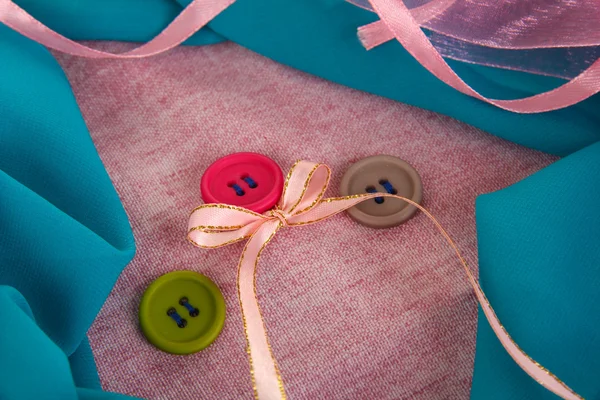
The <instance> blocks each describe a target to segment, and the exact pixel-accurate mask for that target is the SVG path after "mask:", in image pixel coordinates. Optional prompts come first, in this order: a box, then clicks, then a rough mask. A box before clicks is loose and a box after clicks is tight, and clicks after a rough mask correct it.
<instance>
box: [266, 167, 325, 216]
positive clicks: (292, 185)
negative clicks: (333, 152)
mask: <svg viewBox="0 0 600 400" xmlns="http://www.w3.org/2000/svg"><path fill="white" fill-rule="evenodd" d="M330 177H331V170H330V169H329V167H328V166H327V165H324V164H318V163H314V162H310V161H298V162H296V164H294V165H293V166H292V168H291V169H290V172H289V173H288V175H287V178H286V180H285V186H284V188H283V194H282V195H281V200H280V201H279V204H278V209H280V210H281V211H282V212H283V214H284V215H285V217H286V219H288V222H289V220H290V219H293V217H294V216H296V215H299V214H302V213H305V212H307V211H310V210H311V209H313V208H314V207H315V206H316V205H317V204H319V202H320V201H321V199H322V198H323V196H324V195H325V191H326V190H327V186H328V185H329V178H330Z"/></svg>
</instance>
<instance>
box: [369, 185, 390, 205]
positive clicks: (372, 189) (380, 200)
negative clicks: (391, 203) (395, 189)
mask: <svg viewBox="0 0 600 400" xmlns="http://www.w3.org/2000/svg"><path fill="white" fill-rule="evenodd" d="M365 191H366V192H367V193H377V189H375V186H367V187H366V188H365ZM374 200H375V203H377V204H383V202H384V201H385V199H384V198H383V197H375V199H374Z"/></svg>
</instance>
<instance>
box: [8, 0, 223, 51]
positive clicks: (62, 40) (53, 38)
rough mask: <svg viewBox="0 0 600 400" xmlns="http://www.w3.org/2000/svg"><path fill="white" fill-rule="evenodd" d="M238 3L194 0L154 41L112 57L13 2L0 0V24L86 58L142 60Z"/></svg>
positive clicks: (167, 46) (172, 44) (173, 43)
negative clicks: (75, 39) (85, 44)
mask: <svg viewBox="0 0 600 400" xmlns="http://www.w3.org/2000/svg"><path fill="white" fill-rule="evenodd" d="M234 1H235V0H194V1H192V2H191V3H190V4H189V5H188V6H187V7H186V8H185V9H184V10H183V11H182V12H181V13H180V14H179V15H178V16H177V18H175V19H174V20H173V22H171V23H170V24H169V25H168V26H167V27H166V28H165V29H164V30H163V31H162V32H161V33H159V34H158V35H157V36H156V37H155V38H154V39H152V40H151V41H149V42H148V43H145V44H143V45H141V46H139V47H137V48H135V49H133V50H130V51H127V52H125V53H122V54H113V53H108V52H104V51H100V50H95V49H92V48H91V47H87V46H84V45H82V44H79V43H77V42H74V41H72V40H70V39H67V38H66V37H64V36H62V35H61V34H59V33H57V32H55V31H53V30H52V29H50V28H48V27H47V26H45V25H44V24H42V23H41V22H39V21H38V20H36V19H35V18H33V17H32V16H31V15H29V14H28V13H27V12H26V11H25V10H23V9H22V8H21V7H19V6H18V5H16V4H15V3H13V2H12V1H11V0H0V22H1V23H3V24H5V25H6V26H8V27H9V28H12V29H13V30H15V31H17V32H19V33H20V34H22V35H23V36H26V37H28V38H29V39H31V40H34V41H36V42H38V43H40V44H42V45H44V46H46V47H49V48H52V49H54V50H58V51H61V52H63V53H67V54H72V55H75V56H80V57H87V58H121V59H126V58H142V57H149V56H153V55H156V54H159V53H162V52H165V51H167V50H170V49H172V48H173V47H175V46H177V45H179V44H181V43H182V42H184V41H185V40H186V39H188V38H189V37H190V36H192V35H193V34H194V33H196V32H197V31H198V30H200V28H202V27H203V26H204V25H206V24H207V23H208V22H209V21H210V20H212V19H213V18H214V17H216V16H217V15H218V14H219V13H221V11H223V10H225V9H226V8H227V7H229V6H230V5H231V4H232V3H233V2H234Z"/></svg>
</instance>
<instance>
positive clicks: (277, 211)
mask: <svg viewBox="0 0 600 400" xmlns="http://www.w3.org/2000/svg"><path fill="white" fill-rule="evenodd" d="M269 215H271V216H272V217H275V218H277V219H278V220H279V221H280V222H281V225H282V226H288V225H289V224H288V221H287V217H286V216H285V215H284V214H283V211H282V210H280V209H278V208H274V209H273V210H271V211H269Z"/></svg>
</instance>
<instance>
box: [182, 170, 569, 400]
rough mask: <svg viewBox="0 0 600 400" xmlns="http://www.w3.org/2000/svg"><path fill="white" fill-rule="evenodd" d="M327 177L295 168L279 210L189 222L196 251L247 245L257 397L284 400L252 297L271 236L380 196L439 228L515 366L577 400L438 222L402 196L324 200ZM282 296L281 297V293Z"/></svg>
mask: <svg viewBox="0 0 600 400" xmlns="http://www.w3.org/2000/svg"><path fill="white" fill-rule="evenodd" d="M330 175H331V171H330V169H329V167H327V166H326V165H324V164H316V163H312V162H308V161H299V162H297V163H296V164H295V165H294V166H293V167H292V168H291V170H290V172H289V173H288V175H287V178H286V183H285V186H284V192H283V194H282V196H281V200H280V201H279V204H278V205H277V207H276V208H275V209H273V210H271V211H268V212H266V213H265V214H262V215H261V214H257V213H255V212H253V211H250V210H247V209H244V208H241V207H236V206H230V205H226V204H205V205H201V206H199V207H197V208H196V209H195V210H194V211H192V214H191V216H190V219H189V223H188V240H189V241H190V242H191V243H192V244H194V245H195V246H197V247H203V248H217V247H222V246H227V245H229V244H231V243H235V242H239V241H241V240H248V242H247V243H246V246H245V247H244V250H243V251H242V255H241V257H240V261H239V264H238V282H237V287H238V296H239V301H240V306H241V311H242V320H243V323H244V330H245V333H246V340H247V345H248V347H247V352H248V356H249V360H250V371H251V376H252V382H253V387H254V392H255V397H256V398H257V399H261V400H267V399H268V400H273V399H284V398H285V397H286V395H285V390H284V386H283V380H282V378H281V374H280V373H279V369H278V367H277V362H276V361H275V357H274V355H273V352H272V350H271V346H270V344H269V340H268V337H267V332H266V327H265V324H264V321H263V318H262V315H261V312H260V308H259V305H258V299H257V297H256V273H257V265H258V260H259V258H260V254H261V252H262V251H263V250H264V248H265V247H266V245H267V244H268V243H269V241H270V240H271V239H272V238H273V236H274V235H275V234H276V233H277V231H279V229H281V228H283V227H297V226H303V225H308V224H313V223H316V222H319V221H323V220H325V219H327V218H329V217H332V216H334V215H336V214H339V213H340V212H342V211H344V210H346V209H348V208H350V207H353V206H355V205H356V204H358V203H361V202H363V201H367V200H370V199H373V198H375V197H378V196H385V197H393V198H397V199H401V200H404V201H406V202H407V203H410V204H412V205H413V206H415V207H417V208H418V209H419V210H421V211H422V212H423V213H424V214H425V215H426V216H427V217H428V218H429V219H430V220H431V221H432V222H433V223H434V224H435V226H436V227H437V229H438V230H439V231H440V233H441V234H442V236H443V237H444V238H445V239H446V241H447V242H448V244H449V245H450V246H451V247H452V249H453V250H454V252H455V253H456V255H457V257H458V259H459V261H460V262H461V264H462V265H463V267H464V270H465V272H466V274H467V279H468V281H469V284H470V285H471V286H472V288H473V290H474V292H475V295H476V297H477V301H478V302H479V304H480V305H481V308H482V309H483V312H484V314H485V316H486V318H487V320H488V321H489V323H490V326H491V327H492V329H493V331H494V333H495V334H496V336H497V337H498V339H499V340H500V342H501V343H502V346H504V348H505V349H506V351H507V352H508V354H510V356H511V357H512V358H513V359H514V360H515V362H516V363H517V364H518V365H519V366H520V367H521V368H522V369H523V370H524V371H525V372H526V373H527V374H529V375H530V376H531V377H532V378H534V379H535V380H536V381H538V382H539V383H540V384H541V385H543V386H544V387H546V388H547V389H548V390H550V391H552V392H553V393H555V394H556V395H558V396H560V397H561V398H563V399H569V400H575V399H581V397H580V396H579V395H577V394H576V393H575V392H574V391H573V390H571V389H570V388H569V387H568V386H567V385H566V384H564V383H563V382H561V381H560V380H559V379H558V378H557V377H556V376H554V375H553V374H552V373H551V372H550V371H548V370H547V369H546V368H544V367H542V366H541V365H540V364H538V363H537V362H536V361H534V360H533V359H531V357H529V356H528V355H527V354H526V353H525V352H524V351H523V350H521V348H519V346H517V344H516V343H515V342H514V341H513V340H512V338H511V337H510V335H509V334H508V332H507V331H506V330H505V329H504V327H503V326H502V324H501V323H500V321H499V320H498V317H497V316H496V314H495V312H494V310H493V309H492V306H491V305H490V303H489V301H488V300H487V298H486V296H485V294H484V293H483V290H482V289H481V287H480V286H479V283H478V282H477V280H476V279H475V277H474V275H473V273H472V272H471V270H470V268H469V267H468V266H467V263H466V262H465V260H464V259H463V257H462V256H461V255H460V252H459V250H458V248H457V246H456V244H455V243H454V242H453V240H452V239H451V238H450V236H449V235H448V233H446V231H445V230H444V228H442V226H441V225H440V224H439V222H438V221H437V220H436V219H435V218H434V217H433V216H432V215H431V214H430V213H429V212H428V211H427V210H426V209H424V208H423V207H421V206H420V205H419V204H416V203H414V202H413V201H411V200H409V199H406V198H404V197H401V196H397V195H391V194H387V193H377V194H360V195H355V196H347V197H337V198H324V197H323V196H324V194H325V191H326V189H327V186H328V184H329V177H330ZM282 295H285V294H284V293H282Z"/></svg>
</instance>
